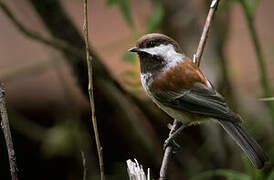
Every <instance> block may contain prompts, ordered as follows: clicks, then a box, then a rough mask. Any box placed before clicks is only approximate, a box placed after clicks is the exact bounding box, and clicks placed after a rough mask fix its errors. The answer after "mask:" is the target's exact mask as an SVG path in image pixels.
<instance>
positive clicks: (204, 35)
mask: <svg viewBox="0 0 274 180" xmlns="http://www.w3.org/2000/svg"><path fill="white" fill-rule="evenodd" d="M218 4H219V0H212V2H211V5H210V9H209V12H208V15H207V18H206V22H205V25H204V28H203V33H202V35H201V38H200V42H199V45H198V48H197V51H196V53H195V54H194V59H193V60H194V62H195V64H197V65H198V66H200V62H201V57H202V54H203V51H204V48H205V44H206V39H207V36H208V32H209V28H210V25H211V24H212V23H211V22H212V20H213V17H214V13H215V11H216V10H217V7H218Z"/></svg>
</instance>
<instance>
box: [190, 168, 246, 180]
mask: <svg viewBox="0 0 274 180" xmlns="http://www.w3.org/2000/svg"><path fill="white" fill-rule="evenodd" d="M215 176H224V177H226V178H227V180H251V177H250V176H248V175H246V174H243V173H240V172H237V171H233V170H230V169H219V170H213V171H206V172H204V173H202V174H199V175H197V176H194V177H192V178H191V180H200V179H205V178H212V177H215Z"/></svg>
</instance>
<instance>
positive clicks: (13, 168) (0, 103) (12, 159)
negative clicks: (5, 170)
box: [0, 84, 18, 180]
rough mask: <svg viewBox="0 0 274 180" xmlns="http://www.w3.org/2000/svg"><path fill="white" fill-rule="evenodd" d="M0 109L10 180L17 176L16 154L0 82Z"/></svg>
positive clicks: (16, 179)
mask: <svg viewBox="0 0 274 180" xmlns="http://www.w3.org/2000/svg"><path fill="white" fill-rule="evenodd" d="M0 111H1V118H2V121H1V127H2V130H3V133H4V136H5V141H6V145H7V150H8V155H9V163H10V173H11V179H12V180H18V176H17V171H18V169H17V165H16V156H15V151H14V148H13V143H12V137H11V132H10V125H9V119H8V113H7V107H6V98H5V90H4V87H3V85H2V84H0Z"/></svg>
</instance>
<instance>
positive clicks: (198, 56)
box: [159, 0, 219, 180]
mask: <svg viewBox="0 0 274 180" xmlns="http://www.w3.org/2000/svg"><path fill="white" fill-rule="evenodd" d="M218 4H219V0H212V2H211V5H210V9H209V12H208V15H207V18H206V22H205V25H204V28H203V33H202V35H201V38H200V42H199V45H198V48H197V51H196V53H195V54H194V59H193V60H194V63H195V64H197V66H200V62H201V57H202V54H203V51H204V47H205V43H206V40H207V35H208V32H209V27H210V25H211V22H212V20H213V17H214V13H215V11H216V10H217V7H218ZM177 128H178V122H177V120H174V121H173V125H172V127H171V130H170V133H169V137H170V136H171V135H172V133H173V132H174V131H175V130H176V129H177ZM172 149H173V148H172V146H168V147H167V148H166V149H165V153H164V157H163V160H162V165H161V169H160V178H159V179H160V180H164V179H167V168H168V163H169V161H170V158H171V155H172Z"/></svg>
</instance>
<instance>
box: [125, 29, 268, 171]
mask: <svg viewBox="0 0 274 180" xmlns="http://www.w3.org/2000/svg"><path fill="white" fill-rule="evenodd" d="M129 52H134V53H137V54H138V56H139V60H140V69H141V70H140V76H141V83H142V86H143V88H144V90H145V91H146V93H147V94H148V96H149V97H150V98H151V99H152V101H153V102H154V103H155V104H156V105H157V106H158V107H159V108H160V109H162V110H163V111H164V112H166V113H167V114H168V115H169V116H171V117H172V118H174V119H176V120H177V121H179V122H181V123H183V125H184V126H191V125H193V124H200V123H202V122H206V119H208V118H213V119H216V121H217V122H218V123H219V124H221V126H222V127H223V128H224V129H225V131H226V132H227V133H228V134H229V135H230V136H231V137H232V139H233V140H234V141H235V142H236V143H237V144H238V145H239V146H240V148H241V149H242V150H243V151H244V152H245V154H246V155H247V157H248V158H249V160H250V161H251V162H252V164H253V165H254V167H256V168H257V169H262V168H263V167H264V164H265V162H267V161H268V160H269V158H268V156H267V155H266V153H265V152H264V151H263V149H262V148H261V146H260V145H259V144H258V143H257V142H256V141H255V140H254V139H253V138H252V137H250V136H249V135H248V134H247V133H246V132H245V130H244V129H243V128H242V126H241V122H242V121H243V120H242V118H241V116H240V115H238V114H237V113H235V112H233V111H232V110H231V109H230V108H229V107H228V105H227V103H226V102H225V99H224V97H223V96H222V95H221V94H219V93H218V92H217V91H216V90H215V88H214V87H213V85H212V83H211V82H210V81H209V80H208V79H207V78H206V76H205V75H204V74H203V73H202V71H201V70H200V69H199V67H198V66H197V65H196V64H195V63H194V62H193V60H192V59H191V58H189V57H187V56H186V55H185V54H184V53H183V51H182V48H181V47H180V45H179V44H178V43H177V42H176V41H175V40H173V39H172V38H170V37H168V36H166V35H163V34H159V33H151V34H146V35H144V36H142V37H141V38H140V39H139V40H138V41H137V43H136V46H135V47H133V48H130V49H129Z"/></svg>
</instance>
